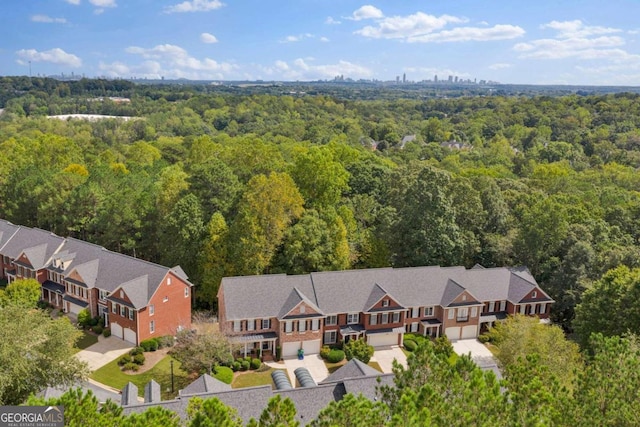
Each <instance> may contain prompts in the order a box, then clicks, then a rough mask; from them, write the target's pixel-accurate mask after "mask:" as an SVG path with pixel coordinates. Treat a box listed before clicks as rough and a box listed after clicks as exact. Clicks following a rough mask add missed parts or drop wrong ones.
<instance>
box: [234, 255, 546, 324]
mask: <svg viewBox="0 0 640 427" xmlns="http://www.w3.org/2000/svg"><path fill="white" fill-rule="evenodd" d="M535 286H537V284H536V281H535V279H534V278H533V276H531V273H529V271H528V270H527V269H526V268H525V267H518V268H506V267H502V268H473V269H470V270H467V269H465V268H464V267H439V266H429V267H408V268H377V269H367V270H347V271H331V272H319V273H311V274H308V275H297V276H287V275H282V274H280V275H264V276H246V277H227V278H224V279H223V280H222V285H221V287H222V289H223V296H224V302H225V310H226V319H227V320H240V319H248V318H249V319H250V318H265V317H277V316H278V315H279V314H280V313H281V311H282V310H283V303H284V302H286V301H288V300H289V298H293V297H292V290H293V288H294V287H295V288H297V289H298V290H300V292H301V293H302V294H303V295H304V296H305V297H307V298H308V299H309V300H310V301H311V302H313V303H315V305H316V306H317V307H318V308H319V309H320V310H322V312H324V313H325V314H327V315H330V314H338V313H354V312H362V311H366V310H368V309H369V308H370V307H371V305H372V304H373V303H374V302H373V300H377V299H379V298H378V297H380V298H381V297H382V296H383V295H384V293H386V294H388V295H389V296H390V297H392V298H393V299H395V300H396V301H398V303H399V304H401V305H402V306H404V307H421V306H427V307H428V306H438V305H443V306H447V305H449V304H450V303H451V302H452V301H453V300H454V299H455V298H456V297H457V296H458V295H460V293H462V292H463V291H464V290H466V291H467V292H469V293H470V294H471V295H472V296H473V297H474V298H477V299H478V300H479V301H500V300H509V301H512V302H515V303H517V302H519V301H520V300H521V299H522V297H523V296H524V295H526V294H527V293H528V292H529V291H531V290H532V289H533V288H534V287H535ZM296 298H297V297H296Z"/></svg>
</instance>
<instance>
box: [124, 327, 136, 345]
mask: <svg viewBox="0 0 640 427" xmlns="http://www.w3.org/2000/svg"><path fill="white" fill-rule="evenodd" d="M124 340H125V341H128V342H130V343H132V344H137V343H136V333H135V332H134V331H133V329H129V328H125V329H124Z"/></svg>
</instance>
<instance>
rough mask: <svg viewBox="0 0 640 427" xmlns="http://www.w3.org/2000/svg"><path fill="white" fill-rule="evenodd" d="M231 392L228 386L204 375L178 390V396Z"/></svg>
mask: <svg viewBox="0 0 640 427" xmlns="http://www.w3.org/2000/svg"><path fill="white" fill-rule="evenodd" d="M226 390H231V386H230V385H229V384H225V383H223V382H222V381H220V380H219V379H217V378H213V377H212V376H210V375H207V374H204V375H201V376H200V378H198V379H197V380H195V381H194V382H192V383H191V384H189V385H188V386H186V387H185V388H184V389H182V390H180V396H191V395H194V394H202V393H217V392H220V391H226Z"/></svg>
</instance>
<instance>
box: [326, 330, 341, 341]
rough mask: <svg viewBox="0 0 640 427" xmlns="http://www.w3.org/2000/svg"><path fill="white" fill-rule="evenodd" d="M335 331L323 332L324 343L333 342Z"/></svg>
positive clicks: (335, 335) (335, 336)
mask: <svg viewBox="0 0 640 427" xmlns="http://www.w3.org/2000/svg"><path fill="white" fill-rule="evenodd" d="M337 336H338V335H337V334H336V331H327V332H325V333H324V343H325V344H335V343H336V338H337Z"/></svg>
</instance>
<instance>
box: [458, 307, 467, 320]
mask: <svg viewBox="0 0 640 427" xmlns="http://www.w3.org/2000/svg"><path fill="white" fill-rule="evenodd" d="M456 320H457V321H458V322H466V321H467V320H469V308H467V307H461V308H459V309H458V317H457V318H456Z"/></svg>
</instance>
